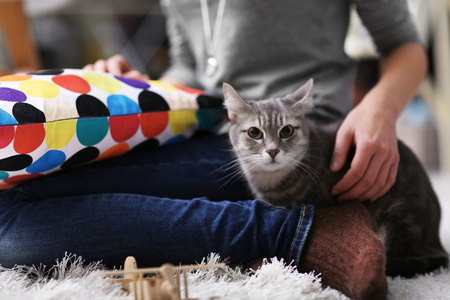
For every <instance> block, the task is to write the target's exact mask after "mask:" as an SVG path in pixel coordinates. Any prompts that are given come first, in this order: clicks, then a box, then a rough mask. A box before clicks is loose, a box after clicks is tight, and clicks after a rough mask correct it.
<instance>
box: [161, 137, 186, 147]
mask: <svg viewBox="0 0 450 300" xmlns="http://www.w3.org/2000/svg"><path fill="white" fill-rule="evenodd" d="M185 140H186V137H185V136H184V135H176V136H174V137H173V138H171V139H169V140H167V141H166V142H165V143H164V144H163V145H170V144H175V143H178V142H182V141H185Z"/></svg>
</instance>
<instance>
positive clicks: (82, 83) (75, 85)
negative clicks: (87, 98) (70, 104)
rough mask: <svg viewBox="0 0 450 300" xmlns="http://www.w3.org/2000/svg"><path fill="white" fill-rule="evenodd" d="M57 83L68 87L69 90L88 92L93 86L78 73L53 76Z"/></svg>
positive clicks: (80, 92)
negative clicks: (77, 74)
mask: <svg viewBox="0 0 450 300" xmlns="http://www.w3.org/2000/svg"><path fill="white" fill-rule="evenodd" d="M52 81H53V82H54V83H56V84H57V85H59V86H61V87H63V88H65V89H68V90H69V91H72V92H75V93H79V94H87V93H89V92H90V91H91V86H90V85H89V83H87V81H86V80H84V79H83V78H81V77H80V76H76V75H58V76H55V77H53V78H52Z"/></svg>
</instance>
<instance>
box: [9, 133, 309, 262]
mask: <svg viewBox="0 0 450 300" xmlns="http://www.w3.org/2000/svg"><path fill="white" fill-rule="evenodd" d="M226 141H227V137H226V136H213V135H205V136H198V137H195V138H193V139H191V140H188V141H184V142H180V143H178V144H173V145H167V146H164V147H160V148H156V149H151V150H147V151H140V152H131V153H128V154H126V155H123V156H120V157H116V158H112V159H109V160H105V161H101V162H97V163H93V164H90V165H86V166H83V167H78V168H74V169H70V170H64V171H60V172H57V173H53V174H50V175H47V176H44V177H42V178H39V179H35V180H32V181H29V182H25V183H23V184H21V185H19V186H17V187H14V188H12V189H9V190H5V191H2V192H0V265H2V266H3V267H12V266H13V265H15V264H25V265H32V264H35V265H39V264H41V263H42V264H44V265H53V264H54V262H55V260H56V259H61V258H62V257H63V256H64V255H65V253H66V252H67V253H73V254H77V255H80V256H82V257H83V258H84V259H85V260H86V261H87V262H90V261H99V260H101V261H103V263H104V264H105V265H107V266H109V267H112V266H120V265H122V264H123V262H124V260H125V258H126V257H127V256H129V255H132V256H135V257H136V259H137V261H138V264H139V266H141V267H144V266H156V265H161V264H163V263H165V262H171V263H174V264H178V263H183V264H187V263H195V262H200V261H201V259H202V258H203V257H205V256H207V255H208V254H209V253H211V252H215V253H218V254H220V256H221V257H222V258H229V260H230V262H231V263H245V262H249V261H250V260H253V259H257V258H264V257H275V256H276V257H279V258H283V259H285V261H287V262H291V261H292V260H294V261H295V263H298V260H299V258H300V254H301V250H302V247H303V244H304V242H305V239H306V237H307V233H308V231H309V228H310V226H311V222H312V218H313V214H314V208H313V207H312V206H309V205H308V206H304V205H298V206H295V207H294V208H292V209H290V210H288V209H284V208H279V207H273V206H270V205H268V204H266V203H264V202H261V201H259V200H244V199H251V195H250V194H249V192H248V190H247V188H246V186H245V183H244V182H243V179H242V178H233V174H234V173H233V170H230V169H229V168H227V167H224V166H226V165H227V164H228V163H230V162H231V161H232V158H231V156H230V151H228V150H229V147H228V146H227V144H226Z"/></svg>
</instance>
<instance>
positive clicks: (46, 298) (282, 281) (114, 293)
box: [0, 255, 450, 300]
mask: <svg viewBox="0 0 450 300" xmlns="http://www.w3.org/2000/svg"><path fill="white" fill-rule="evenodd" d="M218 260H219V258H218V257H217V256H214V255H211V257H209V259H207V260H205V261H204V262H203V263H205V262H208V263H215V262H217V261H218ZM98 269H99V265H98V264H93V265H89V266H83V265H82V259H81V258H79V257H78V258H77V257H75V256H70V255H69V256H67V257H66V258H65V259H64V260H62V261H61V262H59V263H57V264H56V265H55V266H54V267H53V268H52V269H51V270H48V271H45V270H39V269H37V268H28V267H16V268H14V269H3V270H1V272H0V300H19V299H20V300H28V299H29V300H35V299H36V300H41V299H42V300H53V299H67V300H69V299H71V300H72V299H73V300H75V299H76V300H85V299H110V300H122V299H130V300H131V299H134V297H133V296H132V295H126V294H123V293H122V292H121V289H120V285H119V284H110V283H107V282H106V280H105V278H103V277H99V276H94V275H92V272H93V271H94V270H98ZM49 274H50V275H51V276H50V278H48V276H49ZM388 282H389V295H388V298H389V299H405V300H406V299H408V300H409V299H423V300H425V299H426V300H430V299H450V272H449V270H440V271H438V272H435V273H433V274H429V275H425V276H418V277H416V278H414V279H401V278H389V280H388ZM188 283H189V297H190V298H199V299H210V298H211V297H218V298H214V299H227V300H228V299H229V300H240V299H242V300H244V299H249V300H251V299H255V300H264V299H267V300H269V299H270V300H277V299H279V300H285V299H348V298H347V297H345V296H344V295H342V294H341V293H339V292H338V291H336V290H333V289H330V288H325V289H323V288H322V286H321V283H320V278H319V277H318V276H314V275H313V274H301V273H298V272H297V271H296V269H295V268H294V267H292V266H286V265H285V264H284V263H283V262H282V261H279V260H276V259H274V260H273V261H272V262H271V263H265V264H264V265H263V266H262V267H261V268H260V269H258V270H257V271H256V272H255V273H250V272H244V273H243V272H241V270H239V269H232V268H230V267H228V266H227V267H225V268H224V269H203V270H198V271H193V272H191V273H188ZM182 295H183V293H182Z"/></svg>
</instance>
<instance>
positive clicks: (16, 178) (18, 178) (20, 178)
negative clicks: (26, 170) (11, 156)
mask: <svg viewBox="0 0 450 300" xmlns="http://www.w3.org/2000/svg"><path fill="white" fill-rule="evenodd" d="M42 176H44V175H42V174H24V175H17V176H12V177H9V178H6V179H4V180H3V181H4V182H6V183H9V184H15V183H19V182H22V181H26V180H30V179H33V178H38V177H42Z"/></svg>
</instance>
